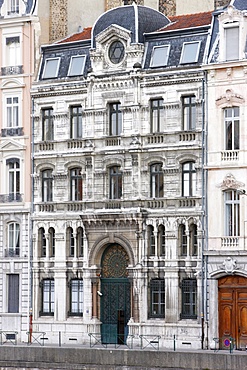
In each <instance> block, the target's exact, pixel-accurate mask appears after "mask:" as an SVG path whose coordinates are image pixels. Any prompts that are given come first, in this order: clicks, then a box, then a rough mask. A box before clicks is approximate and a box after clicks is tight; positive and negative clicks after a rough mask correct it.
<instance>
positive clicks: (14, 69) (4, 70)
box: [1, 66, 24, 76]
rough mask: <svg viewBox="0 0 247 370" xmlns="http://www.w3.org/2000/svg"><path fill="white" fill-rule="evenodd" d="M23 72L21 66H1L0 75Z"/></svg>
mask: <svg viewBox="0 0 247 370" xmlns="http://www.w3.org/2000/svg"><path fill="white" fill-rule="evenodd" d="M23 73H24V71H23V66H7V67H1V75H2V76H9V75H21V74H23Z"/></svg>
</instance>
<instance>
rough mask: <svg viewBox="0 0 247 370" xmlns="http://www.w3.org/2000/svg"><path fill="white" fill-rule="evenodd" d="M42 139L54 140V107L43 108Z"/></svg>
mask: <svg viewBox="0 0 247 370" xmlns="http://www.w3.org/2000/svg"><path fill="white" fill-rule="evenodd" d="M42 140H43V141H50V140H54V124H53V109H52V108H47V109H42Z"/></svg>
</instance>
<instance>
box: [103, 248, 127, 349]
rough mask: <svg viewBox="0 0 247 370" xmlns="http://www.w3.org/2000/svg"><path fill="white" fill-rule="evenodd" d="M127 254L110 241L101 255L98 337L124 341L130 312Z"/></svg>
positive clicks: (112, 340)
mask: <svg viewBox="0 0 247 370" xmlns="http://www.w3.org/2000/svg"><path fill="white" fill-rule="evenodd" d="M128 265H129V257H128V254H127V252H126V251H125V249H124V248H123V247H121V246H120V245H119V244H110V245H108V246H107V248H106V249H105V251H104V253H103V255H102V259H101V293H102V296H101V304H100V319H101V323H102V326H101V340H102V343H117V344H125V343H126V339H127V335H128V325H127V324H128V321H129V319H130V313H131V309H130V306H131V303H130V302H131V299H130V281H129V279H128V271H127V266H128Z"/></svg>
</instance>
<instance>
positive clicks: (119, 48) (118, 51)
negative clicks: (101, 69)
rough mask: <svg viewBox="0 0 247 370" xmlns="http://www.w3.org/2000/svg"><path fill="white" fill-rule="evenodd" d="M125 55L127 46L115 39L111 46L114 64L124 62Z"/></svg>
mask: <svg viewBox="0 0 247 370" xmlns="http://www.w3.org/2000/svg"><path fill="white" fill-rule="evenodd" d="M124 55H125V47H124V44H123V43H122V42H121V41H113V43H112V44H111V45H110V47H109V59H110V61H111V62H112V63H113V64H119V63H120V62H122V60H123V58H124Z"/></svg>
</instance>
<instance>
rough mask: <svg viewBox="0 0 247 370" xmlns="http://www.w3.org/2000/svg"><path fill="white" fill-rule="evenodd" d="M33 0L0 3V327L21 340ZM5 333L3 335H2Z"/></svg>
mask: <svg viewBox="0 0 247 370" xmlns="http://www.w3.org/2000/svg"><path fill="white" fill-rule="evenodd" d="M36 29H37V17H36V16H35V1H26V2H25V3H24V1H10V0H5V1H0V43H1V53H0V67H1V69H0V85H1V89H0V112H1V117H0V266H1V267H0V327H1V331H3V332H4V333H6V332H7V331H12V332H16V333H18V340H26V337H27V336H26V332H27V330H28V321H29V303H30V299H31V297H30V294H31V293H30V292H31V290H30V278H31V274H30V270H29V267H30V263H29V262H30V261H29V260H30V254H29V249H30V238H31V233H30V230H31V229H30V211H31V176H30V174H31V145H30V143H31V125H30V122H31V99H30V88H31V84H32V80H33V74H34V69H35V43H36V41H37V40H36V39H35V33H36ZM3 336H4V334H3Z"/></svg>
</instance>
